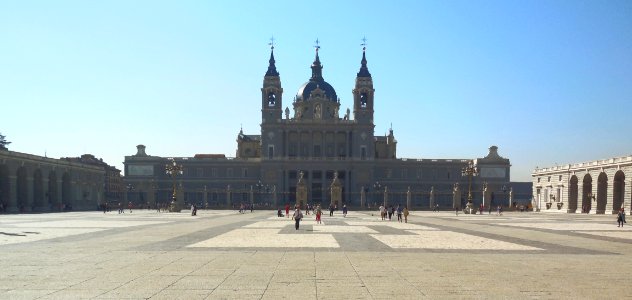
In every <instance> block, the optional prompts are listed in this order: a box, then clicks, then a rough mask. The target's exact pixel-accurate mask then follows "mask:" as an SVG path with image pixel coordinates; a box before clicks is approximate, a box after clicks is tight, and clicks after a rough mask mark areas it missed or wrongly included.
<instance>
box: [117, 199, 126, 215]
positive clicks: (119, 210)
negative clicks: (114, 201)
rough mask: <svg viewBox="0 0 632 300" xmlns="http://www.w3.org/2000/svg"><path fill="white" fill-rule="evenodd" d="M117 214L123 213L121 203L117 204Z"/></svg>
mask: <svg viewBox="0 0 632 300" xmlns="http://www.w3.org/2000/svg"><path fill="white" fill-rule="evenodd" d="M118 213H119V214H124V213H125V211H124V210H123V204H121V202H119V204H118Z"/></svg>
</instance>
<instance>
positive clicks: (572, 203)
mask: <svg viewBox="0 0 632 300" xmlns="http://www.w3.org/2000/svg"><path fill="white" fill-rule="evenodd" d="M577 182H578V179H577V176H575V175H573V176H572V177H571V186H570V187H569V188H568V211H567V212H569V213H575V212H576V211H577V194H578V193H579V189H578V187H577Z"/></svg>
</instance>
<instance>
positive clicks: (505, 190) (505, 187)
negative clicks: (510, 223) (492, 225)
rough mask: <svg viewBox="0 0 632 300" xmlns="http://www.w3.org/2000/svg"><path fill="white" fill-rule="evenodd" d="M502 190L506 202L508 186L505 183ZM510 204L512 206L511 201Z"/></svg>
mask: <svg viewBox="0 0 632 300" xmlns="http://www.w3.org/2000/svg"><path fill="white" fill-rule="evenodd" d="M502 190H503V200H505V202H507V186H506V185H504V184H503V187H502ZM509 205H510V206H511V203H510V204H509ZM501 206H502V204H501Z"/></svg>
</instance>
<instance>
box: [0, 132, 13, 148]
mask: <svg viewBox="0 0 632 300" xmlns="http://www.w3.org/2000/svg"><path fill="white" fill-rule="evenodd" d="M9 144H11V142H8V141H7V140H6V139H5V136H4V135H2V133H0V150H8V149H7V145H9Z"/></svg>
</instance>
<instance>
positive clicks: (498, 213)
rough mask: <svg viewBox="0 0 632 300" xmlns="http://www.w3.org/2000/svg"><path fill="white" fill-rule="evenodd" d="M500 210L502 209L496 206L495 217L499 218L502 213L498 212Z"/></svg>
mask: <svg viewBox="0 0 632 300" xmlns="http://www.w3.org/2000/svg"><path fill="white" fill-rule="evenodd" d="M501 210H502V208H501V207H500V205H498V207H497V208H496V215H498V216H501V215H502V213H501V212H500V211H501Z"/></svg>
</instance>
